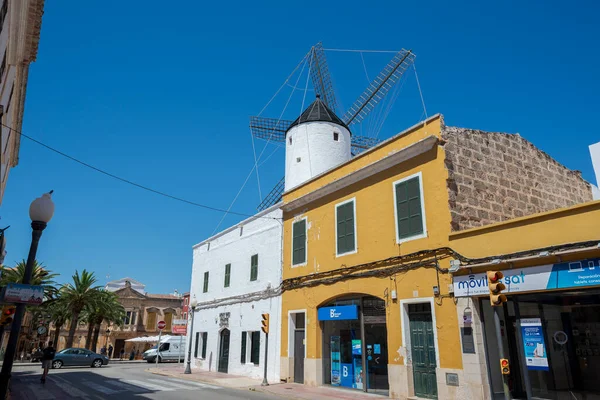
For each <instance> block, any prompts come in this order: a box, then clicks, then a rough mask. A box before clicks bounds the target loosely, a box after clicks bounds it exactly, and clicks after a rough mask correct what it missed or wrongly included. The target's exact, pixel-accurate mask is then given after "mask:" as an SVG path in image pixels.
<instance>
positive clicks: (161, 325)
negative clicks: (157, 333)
mask: <svg viewBox="0 0 600 400" xmlns="http://www.w3.org/2000/svg"><path fill="white" fill-rule="evenodd" d="M156 326H157V327H158V329H160V330H161V331H162V330H163V329H165V328H166V326H167V323H166V322H165V321H158V324H157V325H156Z"/></svg>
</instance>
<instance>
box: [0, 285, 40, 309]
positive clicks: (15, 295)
mask: <svg viewBox="0 0 600 400" xmlns="http://www.w3.org/2000/svg"><path fill="white" fill-rule="evenodd" d="M3 300H4V302H5V303H23V304H32V305H40V304H42V303H43V301H44V287H43V286H33V285H24V284H22V283H9V284H7V285H6V287H5V288H4V296H3Z"/></svg>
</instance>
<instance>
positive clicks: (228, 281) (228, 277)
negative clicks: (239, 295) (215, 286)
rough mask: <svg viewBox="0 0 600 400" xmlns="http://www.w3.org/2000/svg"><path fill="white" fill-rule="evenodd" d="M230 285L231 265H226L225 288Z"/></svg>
mask: <svg viewBox="0 0 600 400" xmlns="http://www.w3.org/2000/svg"><path fill="white" fill-rule="evenodd" d="M229 283H231V264H227V265H225V284H224V286H225V287H229Z"/></svg>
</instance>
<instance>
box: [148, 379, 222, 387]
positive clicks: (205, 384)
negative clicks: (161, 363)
mask: <svg viewBox="0 0 600 400" xmlns="http://www.w3.org/2000/svg"><path fill="white" fill-rule="evenodd" d="M149 380H152V379H149ZM169 381H172V382H179V383H185V384H187V385H193V386H196V387H201V388H205V389H214V390H218V389H222V387H220V386H213V385H209V384H207V383H200V382H195V381H188V380H185V379H177V378H169Z"/></svg>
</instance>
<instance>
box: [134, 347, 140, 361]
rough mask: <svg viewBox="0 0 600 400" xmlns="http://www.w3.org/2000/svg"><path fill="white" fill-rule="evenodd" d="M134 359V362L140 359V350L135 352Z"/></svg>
mask: <svg viewBox="0 0 600 400" xmlns="http://www.w3.org/2000/svg"><path fill="white" fill-rule="evenodd" d="M135 359H136V360H139V359H140V349H137V352H136V353H135Z"/></svg>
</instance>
